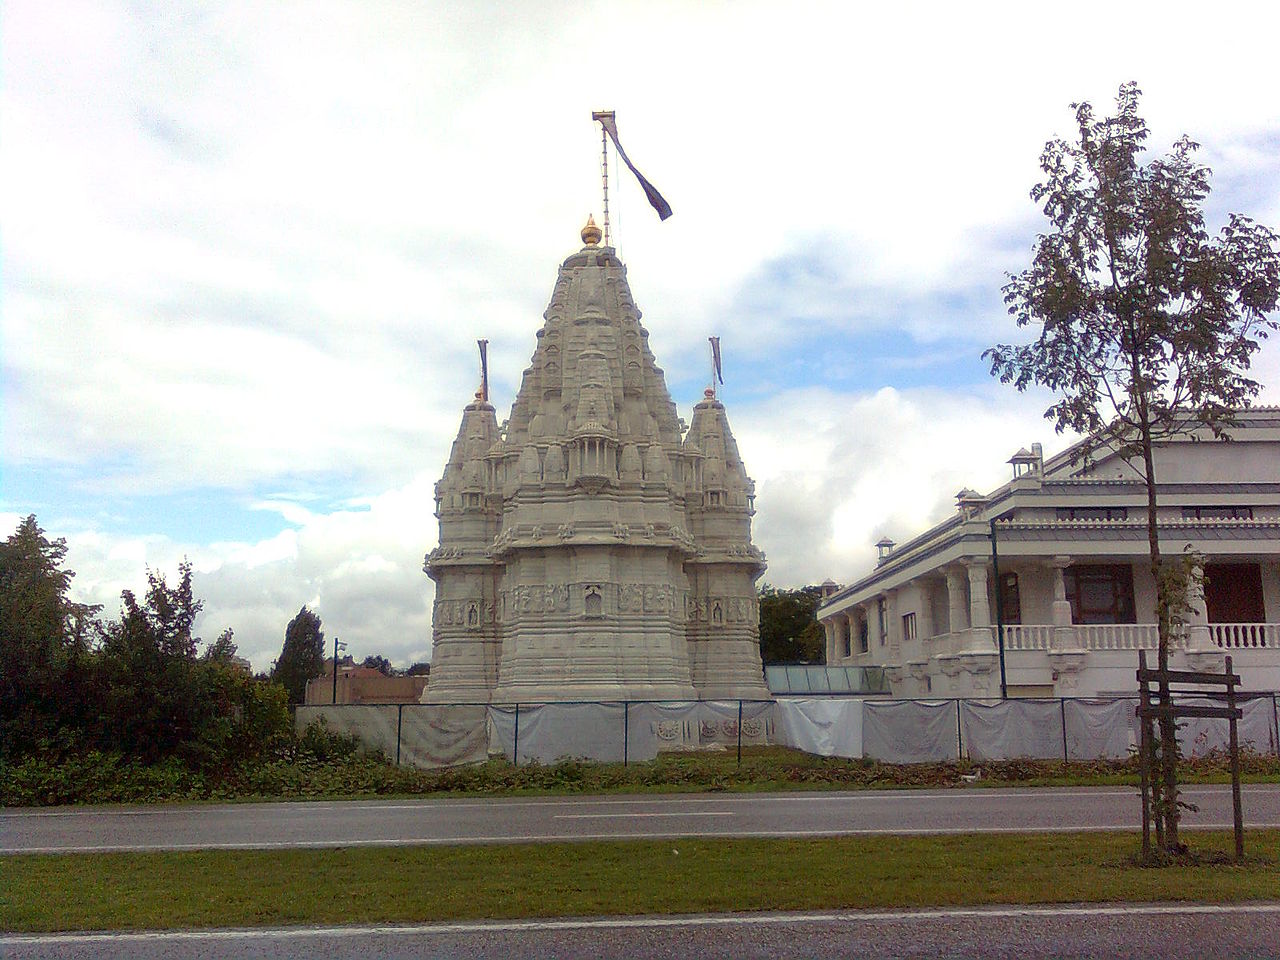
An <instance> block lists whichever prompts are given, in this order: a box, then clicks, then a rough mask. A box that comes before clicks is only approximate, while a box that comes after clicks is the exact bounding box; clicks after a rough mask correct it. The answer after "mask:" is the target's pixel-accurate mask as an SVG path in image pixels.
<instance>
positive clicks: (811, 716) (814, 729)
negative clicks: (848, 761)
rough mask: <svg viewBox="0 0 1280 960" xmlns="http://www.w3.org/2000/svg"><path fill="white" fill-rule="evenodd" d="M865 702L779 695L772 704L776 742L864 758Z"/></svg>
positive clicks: (808, 750)
mask: <svg viewBox="0 0 1280 960" xmlns="http://www.w3.org/2000/svg"><path fill="white" fill-rule="evenodd" d="M862 704H863V701H862V700H850V699H846V698H844V697H787V698H781V697H780V698H779V699H778V700H777V702H776V703H775V704H774V706H773V728H774V731H775V738H776V739H775V742H776V743H778V744H780V745H782V746H784V747H794V748H796V749H797V750H803V751H804V752H805V753H816V754H818V755H819V756H822V757H861V756H862Z"/></svg>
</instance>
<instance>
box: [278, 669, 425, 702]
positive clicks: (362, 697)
mask: <svg viewBox="0 0 1280 960" xmlns="http://www.w3.org/2000/svg"><path fill="white" fill-rule="evenodd" d="M426 688H427V678H426V677H425V676H421V677H388V676H387V675H386V674H384V673H382V672H381V671H379V670H375V669H374V668H373V667H365V666H361V665H360V664H358V663H356V662H355V661H354V660H353V659H352V658H351V657H343V658H342V659H340V660H339V661H338V683H337V688H336V689H337V697H336V698H335V697H334V689H335V687H334V682H333V658H332V657H330V658H328V659H326V660H325V662H324V673H323V674H321V675H320V676H318V677H316V678H314V679H312V680H308V681H307V695H306V699H305V700H304V701H303V702H304V703H305V704H306V705H307V706H320V705H323V704H326V703H417V702H418V700H419V699H420V698H421V697H422V691H424V690H425V689H426Z"/></svg>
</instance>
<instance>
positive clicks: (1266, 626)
mask: <svg viewBox="0 0 1280 960" xmlns="http://www.w3.org/2000/svg"><path fill="white" fill-rule="evenodd" d="M1209 636H1210V637H1211V638H1212V639H1213V642H1214V643H1215V644H1217V645H1218V646H1219V647H1225V648H1227V649H1231V650H1247V649H1250V648H1253V647H1271V648H1275V647H1280V623H1211V624H1209Z"/></svg>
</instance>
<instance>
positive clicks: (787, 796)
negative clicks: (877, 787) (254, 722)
mask: <svg viewBox="0 0 1280 960" xmlns="http://www.w3.org/2000/svg"><path fill="white" fill-rule="evenodd" d="M1184 799H1185V800H1187V801H1189V802H1191V803H1194V804H1196V805H1198V806H1199V808H1200V809H1199V812H1187V813H1186V815H1185V821H1184V823H1185V825H1186V827H1187V828H1189V829H1197V828H1198V829H1211V828H1217V829H1225V828H1229V827H1230V826H1231V793H1230V788H1228V787H1216V786H1214V787H1192V788H1188V789H1186V790H1185V791H1184ZM1243 806H1244V813H1245V824H1246V826H1247V827H1280V785H1276V784H1264V785H1256V786H1246V787H1245V789H1244V803H1243ZM1140 817H1141V808H1140V805H1139V799H1138V792H1137V790H1135V789H1133V788H1124V787H1117V788H1073V789H1043V788H1040V789H1027V790H1019V789H997V790H991V789H985V790H984V789H961V790H929V791H906V790H897V791H876V792H872V791H858V792H842V793H783V794H715V795H705V794H702V795H690V794H670V795H654V796H643V797H638V796H632V797H620V796H610V797H550V798H542V799H495V800H408V801H406V800H390V801H372V802H371V801H348V802H322V803H262V804H220V805H200V806H161V807H145V806H139V807H62V808H44V809H6V810H3V811H0V854H10V853H80V852H91V851H106V850H190V849H277V848H283V847H349V846H388V845H399V844H459V843H464V844H465V843H512V842H547V841H557V840H587V839H593V840H594V839H634V838H643V837H655V838H659V837H690V836H699V837H794V836H839V835H849V834H875V833H897V834H902V833H968V832H989V833H998V832H1031V831H1046V830H1047V831H1064V830H1133V829H1136V828H1137V827H1138V825H1139V823H1140Z"/></svg>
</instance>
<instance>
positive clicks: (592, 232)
mask: <svg viewBox="0 0 1280 960" xmlns="http://www.w3.org/2000/svg"><path fill="white" fill-rule="evenodd" d="M600 238H601V233H600V230H599V228H598V227H596V225H595V223H594V221H588V223H587V226H586V227H584V228H583V231H582V240H583V243H584V246H583V248H582V249H581V250H580V251H578V252H577V253H575V254H573V255H572V256H570V257H569V258H568V259H567V260H565V261H564V263H563V264H562V265H561V267H560V273H559V276H558V277H557V279H556V285H555V289H554V291H553V293H552V296H551V303H550V306H549V307H548V308H547V310H546V313H545V314H544V318H545V323H544V324H543V326H542V329H541V330H539V331H538V333H537V345H536V347H535V349H534V353H533V360H532V363H531V364H530V366H529V367H528V369H526V370H525V371H524V378H523V382H522V383H521V386H520V389H519V391H518V393H517V395H516V399H515V402H514V403H513V404H512V407H511V414H510V416H509V418H508V419H507V421H506V422H505V423H503V424H502V425H501V426H499V425H498V422H497V418H496V416H495V412H494V408H493V406H492V405H491V404H490V403H489V402H488V396H487V392H488V391H487V386H482V388H481V391H480V392H479V393H477V395H476V398H475V400H474V402H472V403H471V404H469V405H468V406H467V407H466V409H465V410H464V411H463V414H462V425H461V427H460V429H459V431H458V436H457V439H456V440H455V441H454V444H453V449H452V451H451V453H450V456H449V462H448V464H447V465H446V466H445V470H444V476H443V477H442V478H441V480H440V482H439V483H438V484H437V485H436V516H437V517H438V518H439V521H440V542H439V546H438V547H437V548H436V549H435V550H433V551H432V552H431V553H430V554H429V555H428V556H427V560H426V564H425V568H424V569H425V571H426V573H427V575H428V576H430V577H431V579H432V580H434V581H435V584H436V600H435V608H434V614H433V627H432V636H433V641H434V652H433V656H432V665H431V681H430V684H429V685H428V687H427V690H426V692H425V694H424V695H423V700H424V702H428V703H498V704H502V703H520V702H524V703H539V702H544V703H545V702H557V701H573V700H578V701H599V700H615V701H616V700H694V699H706V700H719V699H737V698H744V699H768V698H769V693H768V689H767V688H766V686H765V684H764V678H763V672H762V670H761V664H760V651H759V608H758V604H757V600H756V586H755V584H756V580H757V579H758V578H759V577H760V575H761V574H762V573H763V572H764V569H765V562H764V555H763V554H762V553H761V552H760V551H759V550H758V549H756V547H755V546H754V545H753V544H752V542H751V517H752V516H753V514H754V512H755V509H754V484H753V483H752V481H751V479H750V477H748V476H747V473H746V470H745V468H744V467H743V464H742V460H741V458H740V457H739V455H738V447H737V444H736V443H735V441H734V438H733V434H732V432H731V431H730V429H729V422H728V419H727V417H726V415H725V409H724V405H723V404H722V403H720V401H719V400H717V399H716V396H715V392H714V389H709V390H707V391H706V395H705V397H704V399H703V400H702V401H701V402H700V403H698V404H697V406H696V407H695V408H694V410H693V420H692V423H691V424H690V425H689V426H688V428H687V429H686V427H685V423H684V421H682V420H681V419H680V418H679V416H678V415H677V411H676V405H675V403H674V402H673V401H672V399H671V395H670V393H669V392H668V390H667V386H666V381H665V379H664V378H663V373H662V370H661V368H660V367H658V366H657V364H656V363H655V361H654V356H653V353H652V352H651V351H650V349H649V343H648V337H649V335H648V332H647V331H646V330H645V329H644V327H643V326H641V324H640V316H641V315H640V311H639V310H638V309H637V308H636V305H635V302H634V301H633V300H632V297H631V291H630V289H629V287H628V285H627V271H626V267H625V266H624V265H623V264H622V262H621V261H620V260H619V259H618V257H617V254H616V253H615V251H614V250H613V248H611V247H608V246H601V245H600Z"/></svg>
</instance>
